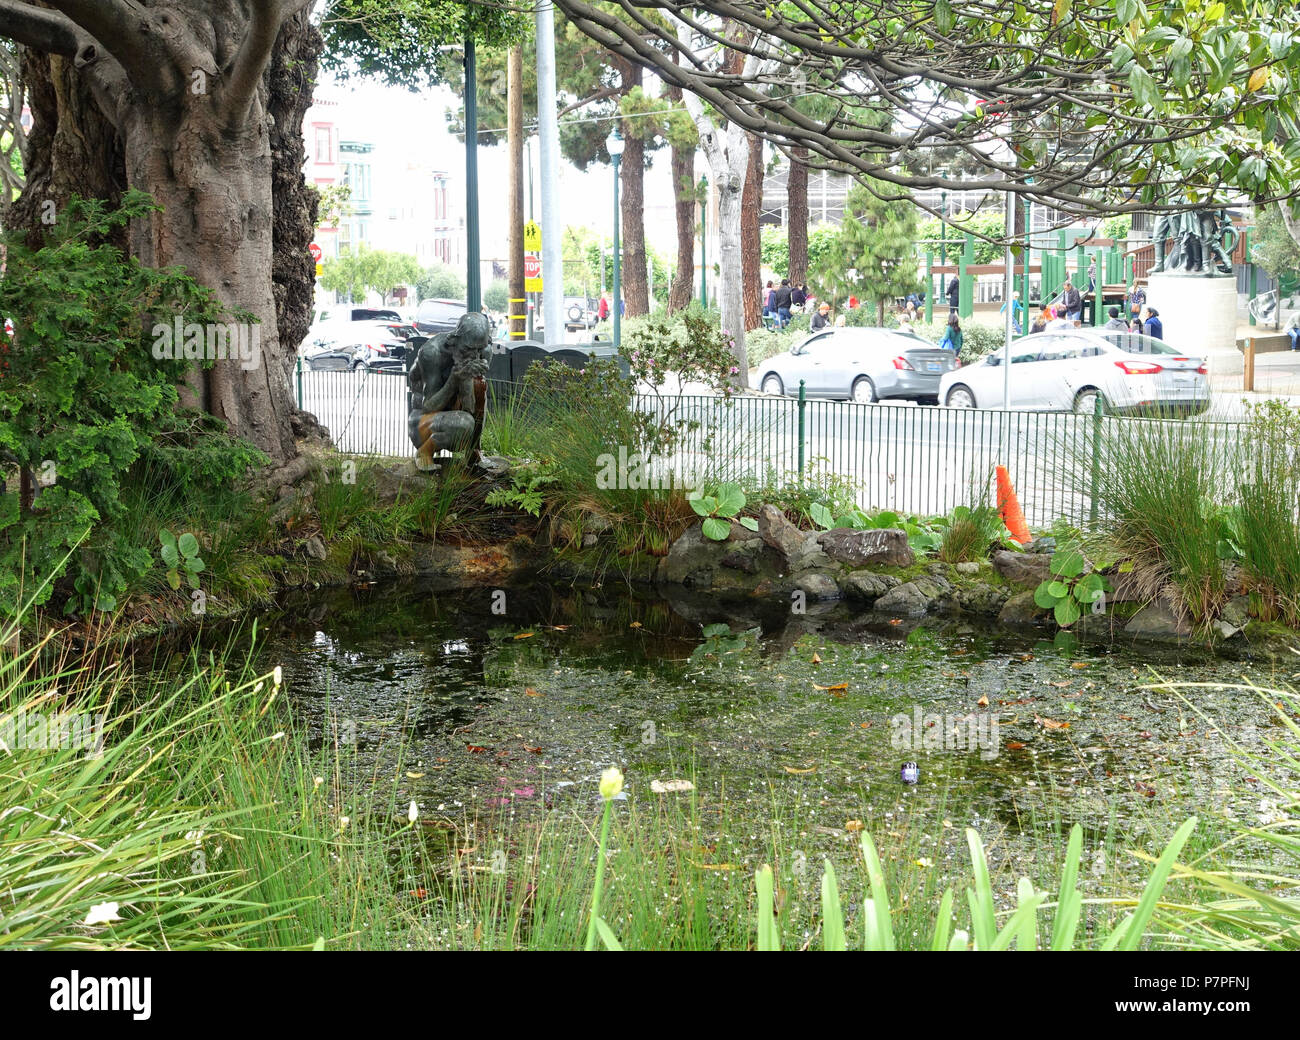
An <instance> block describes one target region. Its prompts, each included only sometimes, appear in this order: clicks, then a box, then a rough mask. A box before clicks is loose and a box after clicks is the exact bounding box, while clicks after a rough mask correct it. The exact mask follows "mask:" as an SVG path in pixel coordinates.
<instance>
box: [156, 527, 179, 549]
mask: <svg viewBox="0 0 1300 1040" xmlns="http://www.w3.org/2000/svg"><path fill="white" fill-rule="evenodd" d="M158 541H159V542H161V543H162V547H163V548H164V549H166V548H168V547H169V546H170V547H171V548H172V549H175V548H176V536H175V535H174V534H172V533H171V532H170V531H169V530H167V528H165V527H164V528H163V529H162V530H161V531H159V532H158Z"/></svg>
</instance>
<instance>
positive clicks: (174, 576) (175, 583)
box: [167, 567, 181, 589]
mask: <svg viewBox="0 0 1300 1040" xmlns="http://www.w3.org/2000/svg"><path fill="white" fill-rule="evenodd" d="M167 584H168V585H170V586H171V587H172V588H173V589H179V588H180V587H181V572H180V571H178V570H176V568H174V567H173V568H172V569H171V570H169V571H168V572H167Z"/></svg>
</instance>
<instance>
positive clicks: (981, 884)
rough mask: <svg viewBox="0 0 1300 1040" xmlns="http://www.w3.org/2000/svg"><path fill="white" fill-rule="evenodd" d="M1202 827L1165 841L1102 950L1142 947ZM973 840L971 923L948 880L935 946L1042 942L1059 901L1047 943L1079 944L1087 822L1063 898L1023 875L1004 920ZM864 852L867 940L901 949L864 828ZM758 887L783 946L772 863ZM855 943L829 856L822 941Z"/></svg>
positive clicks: (761, 937)
mask: <svg viewBox="0 0 1300 1040" xmlns="http://www.w3.org/2000/svg"><path fill="white" fill-rule="evenodd" d="M1195 827H1196V817H1194V816H1193V817H1191V818H1190V819H1188V820H1186V821H1185V822H1184V823H1183V825H1182V826H1181V827H1179V828H1178V830H1177V832H1176V833H1175V834H1174V836H1173V837H1172V838H1171V839H1170V840H1169V844H1168V845H1166V846H1165V850H1164V852H1163V853H1162V854H1161V855H1160V858H1159V859H1158V860H1157V861H1156V863H1155V866H1154V867H1153V868H1152V870H1151V874H1150V876H1149V877H1148V878H1147V883H1146V886H1145V887H1144V888H1143V890H1142V895H1141V896H1140V897H1139V898H1138V901H1137V905H1136V907H1135V908H1134V909H1133V911H1132V912H1131V913H1129V914H1127V915H1125V917H1124V918H1123V919H1122V920H1121V921H1120V922H1119V923H1118V924H1117V925H1116V926H1115V927H1114V928H1112V929H1111V930H1110V931H1109V932H1107V933H1105V934H1104V935H1102V934H1099V935H1098V936H1097V938H1096V941H1095V947H1096V948H1097V949H1100V950H1135V949H1137V947H1138V945H1139V943H1141V941H1142V936H1143V935H1144V934H1145V933H1146V927H1147V924H1148V923H1149V922H1150V921H1151V918H1152V915H1153V914H1154V913H1155V910H1156V904H1157V903H1158V902H1159V899H1160V895H1161V893H1162V892H1163V891H1164V888H1165V883H1166V882H1167V881H1168V880H1169V874H1170V872H1171V871H1172V870H1173V868H1174V864H1175V862H1176V861H1177V859H1178V855H1179V853H1181V852H1182V850H1183V846H1184V845H1185V844H1186V843H1187V839H1188V838H1189V837H1190V836H1191V833H1192V831H1193V830H1194V829H1195ZM966 843H967V845H968V847H969V848H970V855H971V869H972V875H973V877H972V884H971V887H969V888H968V889H967V890H966V902H967V906H968V907H969V910H970V931H969V932H967V931H965V930H963V929H957V930H955V931H954V930H953V928H952V905H953V890H952V888H951V887H950V888H948V889H946V890H945V891H944V893H943V896H942V898H941V899H940V900H939V909H938V913H937V915H936V917H935V925H934V932H933V933H932V935H931V938H930V949H931V950H966V949H972V948H973V949H976V950H1009V949H1011V947H1012V944H1013V943H1014V944H1015V947H1016V949H1018V950H1035V949H1038V924H1039V922H1038V911H1039V910H1041V909H1047V908H1049V907H1055V911H1056V912H1055V913H1054V914H1053V915H1052V922H1051V931H1050V933H1049V935H1048V938H1047V943H1048V945H1047V948H1048V949H1051V950H1073V949H1076V948H1078V947H1077V945H1076V936H1077V934H1078V929H1079V920H1080V918H1081V916H1082V911H1083V897H1082V896H1081V895H1080V894H1079V890H1078V887H1077V881H1078V877H1079V858H1080V855H1081V853H1082V851H1083V828H1082V827H1080V826H1079V824H1077V823H1076V824H1075V825H1074V827H1073V828H1072V829H1071V830H1070V841H1069V845H1068V847H1067V849H1066V854H1065V863H1064V866H1063V868H1062V870H1061V884H1060V888H1059V890H1058V893H1057V897H1056V902H1055V903H1050V902H1048V898H1049V893H1047V892H1042V891H1038V890H1036V889H1035V888H1034V885H1033V883H1032V882H1031V881H1030V880H1029V879H1028V878H1021V879H1020V881H1019V883H1018V884H1017V886H1016V900H1017V902H1016V907H1015V909H1014V910H1012V911H1011V913H1010V915H1009V916H1008V917H1007V919H1006V920H1005V921H1004V922H1002V926H1001V928H999V927H998V917H997V911H996V909H995V907H996V903H995V900H994V897H993V884H992V881H991V880H990V877H989V868H988V860H987V858H986V857H985V854H984V844H983V842H982V841H981V840H980V836H979V835H978V834H977V833H976V832H975V831H974V830H972V829H971V828H969V827H968V828H967V829H966ZM862 856H863V861H864V863H865V865H866V870H867V885H868V889H869V895H868V897H867V898H866V899H864V900H863V903H862V946H863V949H867V950H895V949H897V948H898V944H897V942H896V940H895V936H894V925H893V912H892V909H891V907H890V902H889V891H888V889H887V888H886V886H885V872H884V870H883V869H882V868H881V865H880V856H879V855H878V854H877V852H876V846H875V843H874V842H872V840H871V836H870V835H869V834H867V833H866V831H863V833H862ZM755 885H756V889H757V894H758V941H757V948H758V949H759V950H779V949H780V948H781V931H780V927H779V923H778V921H777V918H776V915H775V910H774V903H775V900H774V882H773V877H772V868H771V867H770V866H766V865H765V866H763V867H760V868H759V870H758V872H757V874H756V875H755ZM1115 902H1116V903H1117V904H1119V903H1124V904H1131V903H1132V900H1116V901H1115ZM847 948H848V930H847V927H846V925H845V921H844V915H843V911H842V908H841V903H840V896H839V885H838V882H837V881H836V877H835V871H834V869H833V868H832V867H831V864H830V861H829V860H827V861H826V869H825V871H824V872H823V874H822V949H824V950H845V949H847Z"/></svg>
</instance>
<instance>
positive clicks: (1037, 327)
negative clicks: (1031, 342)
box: [1029, 307, 1052, 336]
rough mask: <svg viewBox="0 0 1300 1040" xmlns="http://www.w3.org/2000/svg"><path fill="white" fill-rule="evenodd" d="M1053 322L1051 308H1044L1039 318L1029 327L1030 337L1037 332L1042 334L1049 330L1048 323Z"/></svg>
mask: <svg viewBox="0 0 1300 1040" xmlns="http://www.w3.org/2000/svg"><path fill="white" fill-rule="evenodd" d="M1051 320H1052V317H1051V308H1050V307H1044V308H1043V309H1042V310H1040V311H1039V312H1038V317H1037V318H1035V319H1034V323H1033V324H1032V325H1030V326H1029V335H1031V336H1032V335H1034V333H1036V332H1042V331H1043V330H1044V329H1046V328H1047V323H1048V322H1049V321H1051Z"/></svg>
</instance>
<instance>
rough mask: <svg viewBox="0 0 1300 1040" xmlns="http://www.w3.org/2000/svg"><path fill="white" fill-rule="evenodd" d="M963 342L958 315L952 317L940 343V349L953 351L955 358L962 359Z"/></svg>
mask: <svg viewBox="0 0 1300 1040" xmlns="http://www.w3.org/2000/svg"><path fill="white" fill-rule="evenodd" d="M961 341H962V334H961V322H960V321H959V320H958V318H957V315H955V314H953V315H950V316H949V318H948V325H947V328H946V329H945V330H944V334H943V339H941V340H940V341H939V349H940V350H951V351H952V352H953V354H954V356H956V357H961Z"/></svg>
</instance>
